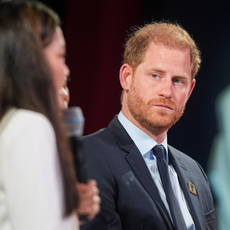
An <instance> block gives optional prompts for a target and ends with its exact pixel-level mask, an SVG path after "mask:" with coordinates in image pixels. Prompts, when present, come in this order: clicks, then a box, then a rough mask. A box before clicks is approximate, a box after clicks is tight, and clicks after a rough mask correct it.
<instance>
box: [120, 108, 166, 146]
mask: <svg viewBox="0 0 230 230" xmlns="http://www.w3.org/2000/svg"><path fill="white" fill-rule="evenodd" d="M121 111H122V113H123V115H124V116H125V117H126V118H127V119H128V120H129V121H130V122H132V123H133V124H134V125H135V126H137V127H138V128H139V129H140V130H142V131H143V132H145V133H146V134H147V135H148V136H150V137H151V138H152V139H154V140H155V141H156V142H157V143H158V144H160V143H161V142H162V141H163V140H164V139H165V137H166V135H167V131H168V130H166V131H164V132H159V133H158V130H156V131H155V132H153V131H149V130H148V129H147V128H145V127H143V126H141V125H140V124H139V122H138V121H137V120H136V119H135V118H134V117H133V116H132V115H131V114H130V112H129V111H128V110H127V109H124V108H122V110H121Z"/></svg>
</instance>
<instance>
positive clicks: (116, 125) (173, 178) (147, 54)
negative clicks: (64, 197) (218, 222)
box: [81, 23, 215, 230]
mask: <svg viewBox="0 0 230 230" xmlns="http://www.w3.org/2000/svg"><path fill="white" fill-rule="evenodd" d="M200 62H201V60H200V53H199V50H198V48H197V46H196V44H195V42H194V41H193V39H192V38H191V37H190V36H189V34H188V33H187V32H186V31H185V30H184V29H182V28H181V27H180V26H179V25H175V24H170V23H153V24H149V25H146V26H145V27H143V28H140V29H138V30H137V31H136V32H135V33H134V34H133V35H132V36H131V37H130V38H129V40H128V41H127V42H126V46H125V52H124V64H123V65H122V67H121V69H120V83H121V86H122V88H123V92H122V97H121V102H122V109H121V112H120V113H119V115H118V116H116V117H115V118H114V119H113V120H112V122H111V123H110V124H109V126H108V127H107V128H105V129H103V130H100V131H98V132H96V133H94V134H92V135H89V136H87V137H85V138H84V139H83V140H84V146H85V147H84V148H85V153H86V155H87V161H88V165H89V174H90V177H91V178H93V179H95V180H97V182H98V188H99V190H100V196H101V199H102V202H101V211H100V213H99V214H98V215H97V216H96V218H95V219H94V220H92V221H91V222H88V223H86V224H85V225H83V226H82V227H81V229H84V230H85V229H87V230H91V229H93V230H113V229H114V230H140V229H143V230H166V229H167V230H169V229H171V230H173V229H176V230H187V229H188V230H205V229H215V209H214V205H213V199H212V194H211V191H210V187H209V182H208V180H207V177H206V175H205V173H204V172H203V170H202V168H201V167H200V165H199V164H198V163H197V162H195V161H194V160H193V159H191V158H190V157H188V156H187V155H185V154H184V153H182V152H180V151H178V150H176V149H175V148H173V147H172V146H170V145H168V144H167V131H168V129H169V128H170V127H171V126H172V125H173V124H175V123H176V122H177V121H178V120H179V118H180V117H181V115H182V114H183V111H184V107H185V104H186V102H187V100H188V98H189V96H190V95H191V92H192V90H193V88H194V86H195V78H194V77H195V75H196V73H197V72H198V69H199V66H200ZM162 165H163V166H162Z"/></svg>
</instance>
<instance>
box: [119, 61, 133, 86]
mask: <svg viewBox="0 0 230 230" xmlns="http://www.w3.org/2000/svg"><path fill="white" fill-rule="evenodd" d="M131 82H132V68H131V66H130V65H129V64H124V65H122V66H121V68H120V83H121V86H122V88H123V89H124V90H129V88H130V85H131Z"/></svg>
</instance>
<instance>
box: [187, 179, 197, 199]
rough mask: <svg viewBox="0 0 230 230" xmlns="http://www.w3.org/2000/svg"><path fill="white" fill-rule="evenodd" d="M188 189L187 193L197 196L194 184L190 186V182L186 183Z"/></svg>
mask: <svg viewBox="0 0 230 230" xmlns="http://www.w3.org/2000/svg"><path fill="white" fill-rule="evenodd" d="M188 189H189V192H191V193H192V194H194V195H196V196H197V192H196V186H195V185H194V184H192V183H191V182H188Z"/></svg>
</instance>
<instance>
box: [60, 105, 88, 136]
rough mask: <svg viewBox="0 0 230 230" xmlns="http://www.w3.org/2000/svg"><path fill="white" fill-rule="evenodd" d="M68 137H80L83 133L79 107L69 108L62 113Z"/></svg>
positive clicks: (81, 113) (81, 115) (81, 114)
mask: <svg viewBox="0 0 230 230" xmlns="http://www.w3.org/2000/svg"><path fill="white" fill-rule="evenodd" d="M63 117H64V122H65V124H66V127H67V131H68V134H69V136H77V137H81V136H82V135H83V131H84V124H85V118H84V116H83V112H82V110H81V108H80V107H78V106H76V107H69V108H68V109H66V110H64V113H63Z"/></svg>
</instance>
